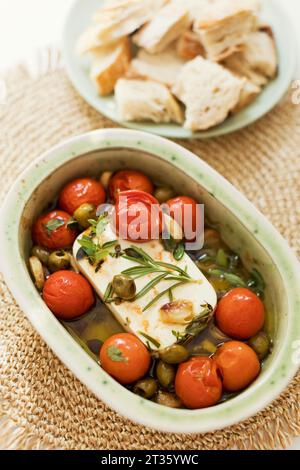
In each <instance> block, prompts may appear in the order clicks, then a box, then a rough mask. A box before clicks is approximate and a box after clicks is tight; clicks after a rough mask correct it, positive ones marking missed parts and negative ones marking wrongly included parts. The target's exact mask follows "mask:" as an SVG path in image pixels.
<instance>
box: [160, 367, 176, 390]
mask: <svg viewBox="0 0 300 470" xmlns="http://www.w3.org/2000/svg"><path fill="white" fill-rule="evenodd" d="M156 376H157V378H158V381H159V383H160V385H161V386H162V387H164V388H169V387H170V386H171V385H172V383H173V382H174V379H175V369H174V367H173V366H172V365H171V364H167V363H166V362H163V361H159V362H158V364H157V366H156Z"/></svg>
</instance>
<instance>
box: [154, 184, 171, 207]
mask: <svg viewBox="0 0 300 470" xmlns="http://www.w3.org/2000/svg"><path fill="white" fill-rule="evenodd" d="M174 196H175V191H174V190H173V189H172V188H170V187H169V186H160V187H158V188H156V190H155V191H154V197H155V198H156V199H157V200H158V202H160V203H161V204H163V203H164V202H167V201H168V200H169V199H172V198H173V197H174Z"/></svg>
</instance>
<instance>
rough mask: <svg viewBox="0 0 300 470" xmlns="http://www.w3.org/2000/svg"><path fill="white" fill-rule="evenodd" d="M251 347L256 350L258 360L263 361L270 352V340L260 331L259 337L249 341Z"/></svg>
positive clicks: (253, 337) (256, 336)
mask: <svg viewBox="0 0 300 470" xmlns="http://www.w3.org/2000/svg"><path fill="white" fill-rule="evenodd" d="M249 346H250V347H251V348H252V349H254V351H255V352H256V354H257V356H258V358H259V359H260V360H261V361H262V360H263V359H264V358H265V357H266V356H267V355H268V353H269V351H270V340H269V337H268V335H267V334H266V333H265V332H264V331H260V332H259V333H257V335H255V336H252V338H250V339H249Z"/></svg>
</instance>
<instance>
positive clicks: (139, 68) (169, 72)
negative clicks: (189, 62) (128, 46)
mask: <svg viewBox="0 0 300 470" xmlns="http://www.w3.org/2000/svg"><path fill="white" fill-rule="evenodd" d="M185 63H186V61H185V60H183V59H181V58H180V57H178V55H177V54H176V51H175V47H172V48H168V49H166V50H165V51H164V52H161V53H160V54H149V52H147V51H145V50H143V49H140V50H139V52H138V54H137V57H136V58H135V59H133V60H132V62H131V64H130V67H129V69H128V73H127V77H129V78H142V79H150V80H155V81H157V82H160V83H163V84H165V85H167V86H168V87H172V86H173V85H174V83H175V81H176V79H177V77H178V74H179V73H180V71H181V69H182V67H183V66H184V64H185Z"/></svg>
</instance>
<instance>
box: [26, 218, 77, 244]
mask: <svg viewBox="0 0 300 470" xmlns="http://www.w3.org/2000/svg"><path fill="white" fill-rule="evenodd" d="M70 219H71V216H70V215H69V214H67V213H66V212H63V211H57V210H55V211H52V212H49V213H48V214H45V215H42V216H41V217H39V218H38V219H37V220H36V221H35V223H34V225H33V227H32V238H33V241H34V243H35V244H36V245H39V246H43V247H45V248H49V249H50V250H58V249H60V248H66V247H68V246H71V245H72V244H73V243H74V241H75V238H76V235H77V232H76V230H74V229H72V228H71V227H68V225H67V224H68V222H69V221H70Z"/></svg>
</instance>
